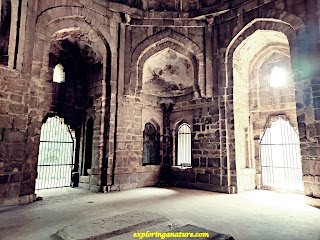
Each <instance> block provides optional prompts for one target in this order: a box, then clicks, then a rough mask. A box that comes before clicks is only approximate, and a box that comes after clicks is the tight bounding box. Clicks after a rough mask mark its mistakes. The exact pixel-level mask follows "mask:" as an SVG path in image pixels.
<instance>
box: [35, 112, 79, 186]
mask: <svg viewBox="0 0 320 240" xmlns="http://www.w3.org/2000/svg"><path fill="white" fill-rule="evenodd" d="M74 146H75V134H74V131H72V130H71V129H70V128H69V126H68V125H66V124H65V123H64V119H63V118H60V117H58V116H56V115H51V116H49V117H48V118H46V119H45V121H44V123H43V125H42V128H41V135H40V147H39V155H38V178H37V180H36V190H40V189H50V188H60V187H67V186H70V185H71V171H72V169H73V167H74V153H75V147H74Z"/></svg>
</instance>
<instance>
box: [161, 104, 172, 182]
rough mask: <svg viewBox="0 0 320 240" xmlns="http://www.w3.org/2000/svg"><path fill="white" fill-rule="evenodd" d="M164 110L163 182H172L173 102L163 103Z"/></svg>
mask: <svg viewBox="0 0 320 240" xmlns="http://www.w3.org/2000/svg"><path fill="white" fill-rule="evenodd" d="M161 108H162V111H163V137H162V166H161V171H160V182H161V184H165V185H166V184H170V183H171V165H172V131H171V129H170V115H171V112H172V108H173V104H172V103H162V104H161Z"/></svg>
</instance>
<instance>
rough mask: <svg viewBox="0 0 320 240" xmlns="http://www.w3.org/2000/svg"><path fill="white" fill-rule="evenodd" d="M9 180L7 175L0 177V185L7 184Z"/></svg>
mask: <svg viewBox="0 0 320 240" xmlns="http://www.w3.org/2000/svg"><path fill="white" fill-rule="evenodd" d="M8 179H9V175H0V184H4V183H7V182H8Z"/></svg>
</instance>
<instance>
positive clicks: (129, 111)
mask: <svg viewBox="0 0 320 240" xmlns="http://www.w3.org/2000/svg"><path fill="white" fill-rule="evenodd" d="M11 2H12V3H14V6H15V7H14V8H13V10H12V13H13V15H14V17H12V19H15V20H14V21H12V22H13V23H14V25H12V23H11V27H10V37H9V45H8V55H9V59H8V62H9V63H8V67H4V66H1V67H0V73H1V74H0V94H1V96H0V103H1V106H0V107H1V112H0V123H1V125H0V131H1V137H0V183H1V188H0V189H1V190H0V193H1V196H0V201H1V202H0V204H1V205H9V204H18V203H25V202H28V201H33V200H34V183H35V179H36V176H37V173H36V171H37V170H36V169H37V155H38V148H39V136H40V129H41V122H42V120H43V118H44V117H45V116H46V114H47V113H48V112H58V113H59V114H61V115H63V116H64V117H65V121H66V123H67V124H69V125H70V126H71V128H72V129H75V130H76V136H77V148H78V149H77V151H76V156H77V164H78V165H79V166H82V161H83V156H84V155H83V154H85V149H84V146H85V141H84V136H85V133H86V129H85V127H84V126H85V125H86V123H87V120H88V119H89V118H90V117H92V118H93V119H94V137H93V159H92V168H91V176H88V177H87V178H82V180H83V181H82V182H81V183H82V186H83V187H86V188H89V189H90V190H92V191H98V190H124V189H130V188H135V187H143V186H151V185H155V184H157V183H158V182H162V183H166V184H167V183H172V184H174V185H177V186H187V187H194V188H199V189H205V190H210V191H221V192H227V193H234V192H237V191H241V189H246V185H247V183H245V181H244V183H241V181H242V180H240V182H239V178H238V176H240V175H250V177H252V176H255V177H256V179H255V187H259V182H260V180H259V169H258V167H257V168H256V169H254V165H255V164H256V165H257V166H258V163H257V161H253V163H252V165H250V161H247V159H250V154H251V156H257V152H258V149H257V141H258V136H260V132H261V130H262V129H263V126H264V124H265V121H266V118H267V116H268V115H270V114H274V113H275V111H273V109H272V111H271V109H270V108H269V107H268V106H269V104H270V103H271V104H273V105H272V107H279V109H278V110H277V111H276V113H277V114H278V113H280V112H281V113H284V114H288V115H290V117H291V118H292V119H294V118H295V116H294V114H292V112H294V102H295V101H294V98H293V96H294V95H293V90H292V89H291V90H288V89H284V90H281V91H278V90H270V89H269V90H266V89H264V88H263V83H265V82H266V79H265V78H266V77H267V74H266V72H267V71H268V69H267V62H266V64H265V66H264V65H261V69H260V71H259V74H258V75H259V76H257V78H253V79H259V82H261V87H260V86H259V88H258V89H255V90H254V92H253V99H250V98H249V99H248V101H247V95H249V97H251V94H250V92H249V94H247V89H245V86H243V85H241V84H240V85H239V84H237V83H235V82H234V80H235V76H236V74H234V72H233V56H234V52H235V50H236V48H237V46H239V45H240V44H241V42H243V40H245V39H246V38H248V37H249V36H251V35H252V34H253V33H254V32H256V31H257V30H266V31H270V30H272V31H278V32H282V33H283V34H284V35H285V36H286V37H287V38H288V41H289V46H290V53H291V63H292V74H293V79H294V82H295V83H296V92H295V95H296V103H297V118H298V128H299V133H300V138H301V149H302V161H303V174H304V182H305V194H306V196H307V201H308V202H309V203H310V204H313V205H317V202H318V200H319V198H320V195H319V194H320V193H319V186H320V183H319V181H318V180H319V179H318V178H319V172H320V169H319V166H320V164H319V153H318V152H319V151H318V150H319V142H318V135H319V134H318V129H317V127H318V122H319V121H320V119H319V117H318V115H319V114H318V109H319V108H320V107H319V106H320V105H319V104H318V102H319V101H318V98H319V97H318V95H317V94H318V88H317V87H318V83H319V81H320V80H319V76H320V70H319V67H318V65H317V64H316V63H317V62H319V49H320V48H319V44H320V43H319V29H320V28H319V19H320V17H319V15H320V14H319V8H320V4H319V3H318V2H316V1H311V0H299V1H295V0H278V1H272V0H266V1H249V2H247V1H244V0H239V1H216V0H212V1H211V0H206V1H200V0H197V1H196V0H188V1H144V0H143V1H101V0H95V1H89V2H88V1H84V0H80V1H72V0H71V1H69V0H68V1H67V0H62V1H41V0H39V1H36V0H28V1H24V3H23V5H22V6H20V10H21V16H19V15H18V14H19V11H18V9H19V7H18V5H19V4H17V1H11ZM180 3H182V4H180ZM123 4H125V5H123ZM149 10H150V11H149ZM151 10H152V11H151ZM2 17H3V16H2ZM1 19H2V18H1ZM19 19H20V20H19ZM261 19H262V20H261ZM273 19H276V20H277V21H274V20H273ZM1 21H2V20H1ZM253 21H254V22H253ZM0 28H1V30H3V29H4V28H3V27H2V25H1V27H0ZM1 36H2V35H1ZM5 36H7V34H5ZM64 44H65V45H64ZM166 48H170V49H171V50H173V51H176V52H177V53H179V54H182V55H183V56H184V57H186V58H187V59H188V60H189V61H190V62H191V63H192V64H193V68H194V69H193V70H194V75H193V77H194V84H193V86H192V89H191V91H190V92H188V91H180V92H175V91H172V92H170V93H168V92H164V93H162V94H158V93H156V91H155V92H151V93H150V92H148V93H146V92H144V91H143V80H142V79H143V77H142V75H143V65H144V63H145V62H147V60H148V59H149V58H150V57H151V56H153V55H154V54H156V53H158V52H160V51H163V50H164V49H166ZM71 49H74V51H73V50H71ZM289 59H290V58H287V60H286V61H287V62H289V61H290V60H289ZM59 61H62V62H64V63H68V62H69V63H73V64H77V63H78V65H77V67H74V68H72V69H71V70H70V68H69V67H68V66H67V67H66V71H67V79H69V81H67V82H66V83H65V84H60V85H59V84H55V83H52V68H53V67H54V65H55V64H56V63H58V62H59ZM270 61H271V60H270ZM240 64H241V62H240ZM67 65H68V64H67ZM71 65H72V64H71ZM248 76H250V74H249V75H248ZM260 76H261V77H260ZM249 86H250V84H249ZM235 90H237V91H239V92H240V94H238V95H237V96H236V92H237V91H235ZM249 90H250V88H249ZM237 98H239V99H237ZM243 99H245V101H242V102H239V100H240V101H241V100H243ZM235 101H237V103H235ZM270 101H271V102H270ZM246 102H249V103H254V102H260V105H257V107H256V105H253V106H250V105H249V107H250V108H251V109H249V110H250V111H251V112H252V114H251V115H250V120H249V116H248V114H247V112H248V111H247V108H248V107H247V104H246ZM262 103H263V104H262ZM237 104H238V105H237ZM239 109H241V110H243V109H246V110H245V111H241V112H240V111H239ZM237 118H238V119H239V118H240V119H245V120H243V122H236V121H237ZM263 119H264V120H263ZM263 121H264V122H263ZM148 122H150V123H152V124H154V126H155V127H156V129H157V131H158V133H159V134H160V155H161V159H162V164H161V165H150V166H143V164H142V157H143V156H142V154H143V130H144V126H145V124H146V123H148ZM182 122H188V123H189V125H190V126H192V167H191V168H186V169H183V168H178V167H176V166H175V152H176V145H175V138H176V137H175V133H176V131H177V127H178V126H179V124H180V123H182ZM251 123H253V124H254V125H253V127H252V129H251V127H250V124H251ZM237 127H238V129H241V131H240V132H236V131H237ZM251 130H252V131H251ZM238 133H239V134H240V137H239V134H238ZM250 134H252V135H250ZM249 138H253V139H254V142H255V144H254V146H255V148H254V149H253V151H252V153H250V151H248V152H246V149H248V148H249V149H250V146H249V147H244V148H240V149H236V142H237V141H243V142H244V143H245V144H246V143H248V145H250V141H248V140H247V139H249ZM236 139H237V140H236ZM245 144H244V146H245ZM247 155H248V156H249V157H247ZM248 167H249V168H248ZM252 168H253V169H254V170H258V171H257V172H255V171H254V170H253V172H248V173H244V172H241V171H240V170H241V169H252ZM239 169H240V170H239ZM75 170H79V171H80V172H81V169H79V168H78V166H77V168H76V169H75ZM256 173H257V174H256ZM249 185H250V186H249ZM249 185H248V186H249V188H250V189H251V188H252V180H250V184H249Z"/></svg>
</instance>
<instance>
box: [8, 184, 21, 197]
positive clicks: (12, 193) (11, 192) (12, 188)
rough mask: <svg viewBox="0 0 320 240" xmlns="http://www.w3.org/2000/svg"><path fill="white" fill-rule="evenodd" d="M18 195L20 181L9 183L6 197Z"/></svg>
mask: <svg viewBox="0 0 320 240" xmlns="http://www.w3.org/2000/svg"><path fill="white" fill-rule="evenodd" d="M19 195H20V183H19V182H17V183H11V184H10V188H9V192H8V197H19Z"/></svg>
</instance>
